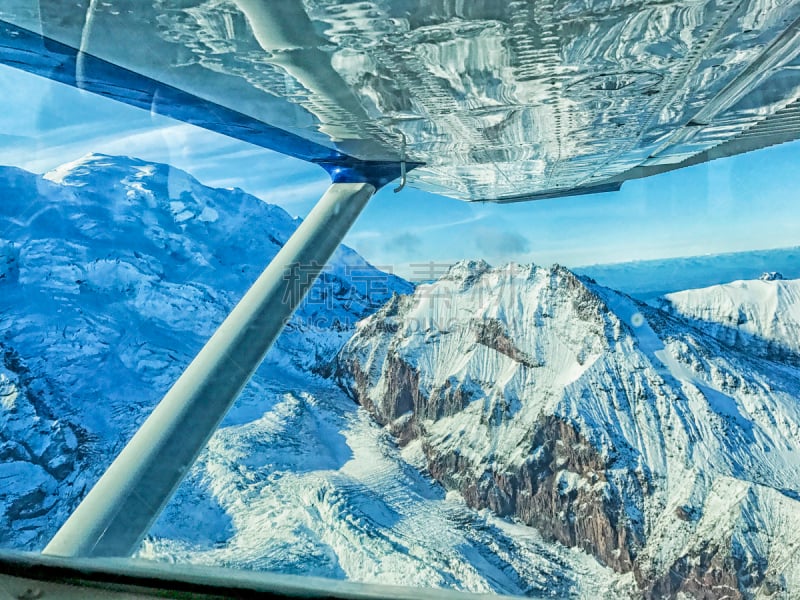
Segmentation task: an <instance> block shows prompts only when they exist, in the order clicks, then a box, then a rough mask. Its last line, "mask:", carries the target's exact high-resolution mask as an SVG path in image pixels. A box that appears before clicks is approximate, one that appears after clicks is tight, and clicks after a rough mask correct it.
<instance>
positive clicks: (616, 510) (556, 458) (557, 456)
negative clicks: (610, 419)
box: [425, 416, 643, 571]
mask: <svg viewBox="0 0 800 600" xmlns="http://www.w3.org/2000/svg"><path fill="white" fill-rule="evenodd" d="M425 450H426V453H427V456H428V458H429V469H430V472H431V474H432V475H433V476H434V477H435V478H436V479H438V480H439V481H441V482H442V483H443V484H445V485H446V486H447V487H450V488H454V489H458V490H459V491H460V492H461V493H462V495H463V496H464V498H465V499H466V500H467V502H468V503H469V504H470V505H471V506H474V507H478V508H483V507H488V508H489V509H491V510H492V511H494V512H495V513H497V514H498V515H501V516H513V517H517V518H519V519H520V520H521V521H523V522H524V523H526V524H527V525H533V526H535V527H536V528H537V529H538V530H539V531H541V532H542V533H544V534H545V535H546V536H548V537H550V538H551V539H555V540H558V541H559V542H561V543H562V544H564V545H567V546H577V547H579V548H581V549H583V550H585V551H587V552H589V553H590V554H592V555H594V556H596V557H597V558H599V559H600V560H601V562H603V563H604V564H607V565H609V566H612V567H613V568H615V569H617V570H619V571H629V570H630V569H631V568H632V566H633V561H634V559H635V557H636V551H637V550H638V548H639V547H640V546H641V544H642V537H643V531H642V525H643V524H642V523H641V522H634V521H632V520H630V519H628V518H627V516H626V515H625V513H624V506H625V502H624V500H625V499H624V498H622V497H621V495H620V491H619V490H618V489H616V488H615V487H614V486H612V485H610V484H609V482H608V479H607V477H606V471H607V468H608V464H607V463H606V460H605V459H604V458H603V457H601V456H600V455H599V454H598V453H597V451H596V450H594V449H593V448H592V447H591V446H590V445H589V444H588V443H587V441H586V439H584V438H583V436H581V435H580V433H578V432H577V431H576V430H575V428H574V427H573V426H571V425H570V424H569V423H567V422H565V421H563V420H561V419H559V418H557V417H554V416H548V417H542V418H541V419H540V420H539V422H537V423H536V428H535V429H534V433H533V439H532V440H531V448H530V456H529V458H528V459H527V460H526V461H525V462H524V463H522V465H519V466H518V467H517V468H516V469H515V470H510V471H505V472H503V471H500V470H498V469H497V467H494V466H491V467H489V468H488V469H487V470H486V471H485V472H484V473H483V474H482V475H481V476H480V478H478V479H476V478H475V477H474V474H473V473H471V471H472V469H471V466H472V465H470V464H469V463H468V460H469V459H466V458H465V457H464V456H463V455H462V454H460V453H457V452H454V451H452V452H450V453H448V454H446V455H444V456H442V455H438V454H437V453H436V450H435V448H432V447H428V446H426V447H425ZM460 473H469V475H467V477H462V476H459V474H460ZM575 480H586V481H588V482H590V483H591V485H589V486H575V485H574V484H573V482H574V481H575Z"/></svg>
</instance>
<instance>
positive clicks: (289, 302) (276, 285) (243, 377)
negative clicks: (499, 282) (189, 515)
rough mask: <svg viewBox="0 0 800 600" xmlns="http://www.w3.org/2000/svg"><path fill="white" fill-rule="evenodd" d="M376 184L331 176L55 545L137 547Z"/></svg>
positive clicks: (109, 550) (99, 551) (49, 550)
mask: <svg viewBox="0 0 800 600" xmlns="http://www.w3.org/2000/svg"><path fill="white" fill-rule="evenodd" d="M374 193H375V185H373V184H372V183H367V182H360V183H333V184H331V186H330V188H328V191H327V192H325V194H324V195H323V196H322V198H321V199H320V201H319V203H318V204H317V205H316V206H315V207H314V209H313V210H312V211H311V213H310V214H309V215H308V217H307V218H306V219H305V221H303V223H302V224H301V225H300V227H298V229H297V231H296V232H295V233H294V235H292V237H291V238H290V239H289V241H288V242H286V245H285V246H284V247H283V248H282V249H281V251H280V252H279V253H278V255H277V256H276V257H275V258H274V259H273V260H272V262H271V263H270V264H269V266H268V267H267V268H266V270H265V271H264V272H263V273H262V274H261V276H260V277H259V278H258V279H257V280H256V282H255V283H254V284H253V287H251V288H250V290H249V291H248V292H247V293H246V294H245V296H244V297H243V298H242V300H241V301H240V302H239V304H238V305H237V306H236V307H235V308H234V309H233V311H232V312H231V314H230V315H229V316H228V318H227V319H225V321H224V322H223V323H222V325H220V327H219V329H218V330H217V331H216V333H215V334H214V335H213V336H212V337H211V339H210V340H209V341H208V343H207V344H206V345H205V347H203V349H202V350H201V351H200V353H199V354H198V355H197V356H196V357H195V359H194V360H193V361H192V362H191V364H190V365H189V366H188V367H187V368H186V370H185V371H184V372H183V374H182V375H181V377H180V378H179V379H178V381H177V382H176V383H175V384H174V385H173V386H172V389H170V390H169V392H167V394H166V395H165V396H164V398H163V399H162V400H161V402H160V403H159V404H158V406H156V408H155V410H154V411H153V412H152V414H151V415H150V416H149V417H148V418H147V420H146V421H145V422H144V424H142V426H141V427H140V428H139V430H138V431H137V432H136V434H135V435H134V436H133V438H132V439H131V440H130V442H128V445H127V446H126V447H125V448H124V449H123V450H122V452H121V453H120V455H119V456H118V457H117V458H116V460H114V462H113V463H112V464H111V466H110V467H109V468H108V470H107V471H106V472H105V473H104V474H103V476H102V477H101V478H100V480H99V481H98V482H97V483H96V484H95V486H94V488H93V489H92V490H91V491H90V492H89V494H88V495H87V496H86V498H84V499H83V501H82V502H81V504H80V505H79V506H78V508H76V509H75V511H74V512H73V513H72V515H71V516H70V517H69V519H68V520H67V522H66V523H65V524H64V525H63V526H62V527H61V529H60V530H59V531H58V533H56V535H55V537H54V538H53V539H52V540H51V541H50V543H49V544H48V545H47V547H46V548H45V549H44V553H45V554H52V555H58V556H72V557H81V556H83V557H97V556H130V555H131V554H133V553H134V552H135V551H136V549H137V548H138V546H139V544H140V543H141V541H142V538H143V537H144V536H145V534H146V533H147V531H148V530H149V529H150V526H151V525H152V524H153V522H154V521H155V520H156V518H157V517H158V515H159V513H160V512H161V510H162V509H163V508H164V506H165V505H166V503H167V501H168V500H169V499H170V497H171V496H172V494H173V493H174V492H175V490H176V489H177V487H178V485H179V484H180V482H181V480H182V479H183V477H184V475H185V474H186V473H187V472H188V471H189V469H190V468H191V466H192V464H193V463H194V461H195V459H196V458H197V456H198V454H200V451H201V450H202V449H203V448H204V447H205V445H206V443H207V442H208V440H209V438H210V437H211V435H212V434H213V433H214V430H215V429H216V428H217V426H218V425H219V423H220V421H221V420H222V418H223V417H224V416H225V414H226V413H227V412H228V409H229V408H230V407H231V405H232V404H233V402H234V400H236V398H237V396H238V395H239V392H240V391H241V390H242V388H243V387H244V386H245V384H246V383H247V382H248V380H249V379H250V376H251V375H252V374H253V372H254V371H255V370H256V368H257V367H258V365H259V364H260V363H261V361H262V359H263V358H264V356H265V355H266V353H267V351H268V350H269V348H270V346H271V345H272V343H273V342H274V341H275V339H276V338H277V337H278V335H279V334H280V333H281V330H282V329H283V326H284V325H285V324H286V322H287V321H288V320H289V318H290V317H291V315H292V313H293V312H294V310H295V308H297V306H298V305H299V304H300V302H301V301H302V299H303V298H304V297H305V294H306V292H307V291H308V290H309V288H310V287H311V285H312V284H313V283H314V281H315V280H316V278H317V276H318V275H319V273H320V271H321V270H322V268H323V267H324V265H325V263H326V262H327V261H328V259H329V258H330V256H331V255H332V254H333V252H334V251H335V250H336V248H337V247H338V246H339V244H340V243H341V241H342V239H343V238H344V236H345V234H346V233H347V231H348V230H349V229H350V227H351V225H352V224H353V222H354V221H355V220H356V218H357V217H358V215H359V213H361V210H362V209H363V208H364V206H365V205H366V203H367V201H368V200H369V199H370V198H371V197H372V195H373V194H374Z"/></svg>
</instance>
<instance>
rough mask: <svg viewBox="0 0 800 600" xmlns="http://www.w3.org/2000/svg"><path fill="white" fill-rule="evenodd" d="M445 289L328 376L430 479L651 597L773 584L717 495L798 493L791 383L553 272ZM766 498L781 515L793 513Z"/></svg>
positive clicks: (408, 299) (742, 519)
mask: <svg viewBox="0 0 800 600" xmlns="http://www.w3.org/2000/svg"><path fill="white" fill-rule="evenodd" d="M466 280H469V282H470V284H469V285H468V286H465V285H463V284H462V283H463V282H464V281H466ZM453 283H454V281H453V278H452V277H445V278H443V279H442V280H440V281H438V282H434V283H432V284H429V285H425V286H420V287H419V288H417V290H416V291H415V293H414V294H413V295H410V296H405V297H400V298H399V299H398V300H397V301H396V302H395V304H394V305H393V306H394V308H393V311H392V314H391V317H389V315H385V314H382V313H381V312H378V313H376V314H374V315H372V316H371V317H369V318H368V319H366V320H365V321H364V322H363V323H362V324H361V325H360V327H359V329H358V331H357V332H356V334H355V335H354V336H353V338H352V339H351V340H350V341H349V342H348V343H347V344H346V345H345V346H344V348H343V349H342V351H341V352H340V355H339V357H338V367H337V377H338V379H339V381H340V382H341V384H342V385H343V386H344V387H345V389H347V390H348V392H349V393H350V394H351V396H352V397H354V398H355V399H356V401H358V402H359V403H360V404H361V405H362V406H364V407H365V408H367V410H369V411H370V412H371V413H372V414H373V415H374V417H375V418H376V419H377V420H378V421H379V422H380V423H383V424H385V425H386V426H387V428H388V429H389V431H391V432H393V433H394V434H395V435H396V436H397V437H398V439H399V440H400V442H401V443H403V444H420V445H421V447H422V449H423V452H424V453H425V456H426V457H427V467H428V469H429V471H430V472H431V473H432V474H433V475H434V476H435V477H436V478H437V479H438V480H439V481H441V482H442V483H443V484H444V485H445V486H446V487H449V488H452V489H455V490H458V491H460V492H461V494H462V495H463V496H464V497H465V498H466V499H467V502H468V503H469V504H470V505H472V506H474V507H478V508H482V507H488V508H490V509H492V510H493V511H495V512H496V513H498V514H500V515H505V516H513V517H516V518H518V519H520V520H522V521H523V522H525V523H528V524H530V525H533V526H535V527H536V528H537V529H539V530H540V531H542V532H544V533H546V535H548V536H549V537H551V538H553V539H555V540H558V541H559V542H561V543H563V544H566V545H570V546H577V547H579V548H582V549H583V550H585V551H586V552H589V553H591V554H592V555H594V556H595V557H597V558H598V559H599V560H600V561H601V562H603V563H605V564H607V565H609V566H611V567H613V568H615V569H617V570H619V571H622V572H626V571H632V572H634V573H635V574H636V577H637V580H638V581H639V582H640V585H641V586H642V591H643V593H644V594H645V595H647V596H648V597H651V598H658V597H661V596H662V595H663V594H668V595H669V594H673V595H674V594H678V593H684V594H688V595H690V596H694V597H697V598H721V597H726V594H728V596H727V597H740V596H741V595H742V594H744V593H745V592H746V590H752V589H753V586H759V585H762V584H764V582H766V581H767V580H768V579H769V577H768V572H767V570H764V569H762V568H761V567H758V566H757V565H760V564H762V563H763V560H764V558H763V556H761V555H759V554H758V553H755V554H754V553H752V552H750V553H747V552H742V551H740V549H739V542H738V541H737V536H738V535H739V533H736V532H738V531H745V530H746V529H747V527H748V525H747V522H748V521H749V519H750V518H751V516H750V513H748V512H747V511H746V510H744V508H743V507H742V506H741V505H740V500H738V499H737V498H736V497H734V496H725V495H723V496H722V497H720V496H719V491H718V490H719V489H721V486H724V485H727V483H726V482H736V484H737V485H740V486H742V489H747V490H748V494H751V495H754V496H755V497H759V498H762V497H764V496H765V495H767V496H770V497H772V496H773V493H774V490H795V489H796V488H797V481H800V478H799V477H800V467H798V463H796V462H795V461H794V460H793V459H791V458H790V456H794V453H796V452H798V451H800V430H799V429H798V428H797V427H796V426H793V425H792V424H791V423H792V422H793V421H794V419H796V418H800V409H798V407H797V404H796V402H795V400H794V399H793V398H794V395H795V394H796V393H797V392H798V391H800V389H798V387H797V385H796V381H797V380H796V379H792V378H789V379H787V378H786V377H785V376H782V375H778V372H781V370H782V369H783V368H785V367H783V366H782V365H780V364H772V366H770V364H767V363H763V362H759V361H757V360H754V359H752V358H751V357H749V356H748V355H746V354H743V353H741V352H739V351H737V350H736V349H734V348H730V347H728V346H725V345H722V344H720V342H719V340H718V339H717V338H716V337H715V336H713V335H712V334H711V333H712V332H710V331H709V330H708V328H707V326H705V325H703V324H701V323H698V322H696V321H694V320H691V319H686V318H685V317H683V316H681V315H680V314H678V313H677V312H676V311H672V312H663V311H660V310H657V309H655V308H653V307H651V306H648V305H645V304H643V303H641V302H637V301H635V300H633V299H631V298H629V297H627V296H625V295H624V294H621V293H618V292H615V291H613V290H609V289H607V288H603V287H601V286H599V285H597V284H596V283H594V282H592V281H591V280H589V279H586V278H581V277H578V276H576V275H575V274H574V273H572V272H571V271H569V270H568V269H566V268H564V267H561V266H558V265H555V266H553V267H551V268H550V269H544V268H541V267H535V266H524V267H519V266H517V265H511V266H507V267H499V268H483V269H480V272H479V273H473V272H469V273H468V274H467V275H466V276H465V277H460V278H459V279H458V280H457V281H456V283H457V285H453ZM755 283H761V282H755ZM770 283H771V282H770ZM773 285H774V284H773ZM709 301H710V299H709V298H708V297H706V299H705V300H701V299H698V301H697V303H698V304H702V303H703V302H705V303H709ZM710 304H711V305H714V302H713V301H711V302H710ZM389 320H391V323H390V324H389ZM798 332H800V330H798ZM777 382H780V383H779V384H778V383H777ZM768 414H773V415H775V414H780V415H786V417H785V418H784V417H781V420H780V423H776V422H775V421H773V420H772V419H771V418H769V417H767V415H768ZM788 415H793V416H791V417H789V416H788ZM756 440H762V441H760V442H757V441H756ZM778 448H781V450H779V451H778V450H777V449H778ZM789 449H791V450H789ZM776 451H778V454H779V455H780V456H781V457H782V458H781V459H780V460H779V461H778V462H776V456H777V455H776V454H775V452H776ZM699 457H703V458H702V460H701V459H700V458H699ZM778 464H780V466H779V467H778V466H777V465H778ZM770 490H772V491H770ZM777 494H778V496H780V498H781V499H780V500H779V501H778V502H779V504H781V506H782V508H781V509H780V510H781V511H783V510H788V506H789V505H792V503H795V502H797V500H796V499H794V498H795V497H794V495H793V494H795V492H793V491H790V492H788V494H787V493H784V492H783V491H779V492H777ZM764 501H766V500H764ZM720 502H721V504H720ZM798 514H800V512H798ZM733 515H737V516H735V517H734V516H733ZM723 523H725V525H723ZM712 524H713V525H712ZM739 528H744V529H739ZM765 543H767V544H768V546H769V547H773V548H775V547H777V545H779V544H780V543H781V542H780V541H779V540H777V539H771V540H770V541H769V542H765ZM712 549H713V550H712ZM759 569H760V570H759ZM674 572H681V573H683V576H682V577H683V578H682V579H679V580H677V581H673V579H672V578H673V576H674ZM671 573H672V574H671ZM744 573H748V575H745V574H744ZM774 583H775V582H774V581H773V582H772V584H774ZM799 583H800V582H799ZM772 584H771V585H772ZM721 590H727V591H725V592H724V593H723V592H722V591H721ZM732 590H733V591H732Z"/></svg>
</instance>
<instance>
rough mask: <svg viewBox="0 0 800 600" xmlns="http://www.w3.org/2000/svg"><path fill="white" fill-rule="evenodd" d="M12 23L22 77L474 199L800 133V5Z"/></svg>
mask: <svg viewBox="0 0 800 600" xmlns="http://www.w3.org/2000/svg"><path fill="white" fill-rule="evenodd" d="M0 21H2V23H0V25H2V27H0V62H3V63H5V64H10V65H12V66H15V67H19V68H23V69H26V70H29V71H32V72H36V73H38V74H40V75H45V76H48V77H52V78H54V79H57V80H59V81H64V82H66V83H70V84H72V85H76V86H78V87H82V88H85V89H89V90H91V91H95V92H98V93H103V94H105V95H108V96H111V97H115V98H117V99H119V100H123V101H125V102H128V103H131V104H135V105H137V106H142V107H144V108H149V109H151V110H153V111H156V112H160V113H164V114H167V115H168V116H172V117H175V118H178V119H182V120H185V121H188V122H193V123H195V124H199V125H201V126H204V127H209V128H211V129H215V130H218V131H222V132H223V133H226V134H228V135H231V136H233V137H238V138H240V139H245V140H247V141H251V142H253V143H256V144H259V145H263V146H266V147H270V148H273V149H276V150H279V151H282V152H286V153H288V154H292V155H295V156H300V157H301V158H304V159H306V160H312V161H316V162H320V163H326V161H327V163H328V164H330V163H331V161H333V162H334V163H335V162H336V161H342V160H344V161H345V162H346V161H347V160H349V159H353V160H356V161H366V162H369V163H375V164H379V163H382V162H387V163H396V162H400V161H405V162H407V163H408V164H409V165H410V166H416V168H414V169H413V170H412V171H410V172H409V174H408V184H409V185H411V186H415V187H418V188H421V189H424V190H428V191H432V192H436V193H440V194H444V195H447V196H451V197H455V198H460V199H462V200H467V201H475V200H491V201H497V202H511V201H521V200H532V199H537V198H546V197H555V196H563V195H573V194H582V193H592V192H596V191H610V190H614V189H618V188H619V186H620V185H621V184H622V183H624V182H625V181H627V180H629V179H635V178H639V177H645V176H648V175H652V174H656V173H661V172H664V171H668V170H672V169H676V168H681V167H683V166H688V165H691V164H697V163H700V162H704V161H707V160H712V159H714V158H719V157H724V156H731V155H734V154H739V153H741V152H747V151H749V150H753V149H757V148H761V147H765V146H769V145H772V144H777V143H781V142H784V141H789V140H793V139H796V138H798V137H800V56H799V55H800V1H785V2H769V1H767V0H665V1H661V2H649V1H645V0H537V1H515V2H496V1H491V0H486V1H481V0H476V1H475V2H464V3H461V2H441V1H438V2H436V1H432V0H404V1H392V0H367V1H365V0H362V1H356V2H349V1H342V2H337V1H332V0H302V1H301V0H270V1H266V0H265V1H262V0H227V1H222V0H154V1H153V2H147V3H143V2H139V1H138V0H103V1H102V2H100V1H96V0H75V1H73V2H63V1H61V0H3V1H2V3H0ZM392 176H394V173H393V174H392Z"/></svg>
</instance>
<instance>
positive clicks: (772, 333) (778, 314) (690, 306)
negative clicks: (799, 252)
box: [658, 273, 800, 364]
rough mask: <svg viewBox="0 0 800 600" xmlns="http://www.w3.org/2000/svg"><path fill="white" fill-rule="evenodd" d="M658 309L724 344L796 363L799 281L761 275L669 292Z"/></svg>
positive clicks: (799, 329) (799, 353) (799, 350)
mask: <svg viewBox="0 0 800 600" xmlns="http://www.w3.org/2000/svg"><path fill="white" fill-rule="evenodd" d="M658 305H659V306H660V307H661V308H663V309H664V310H667V311H670V312H672V313H673V314H676V315H681V316H683V317H685V318H687V319H691V320H692V321H694V322H697V323H700V324H702V326H703V328H704V330H705V331H706V332H708V333H710V334H711V335H713V336H714V337H715V338H717V339H718V340H719V341H721V342H722V343H723V344H725V345H727V346H730V347H732V348H739V349H746V350H747V351H748V352H750V353H754V354H758V355H760V356H764V357H766V358H776V359H778V360H781V359H782V360H788V361H790V362H791V361H795V364H800V363H797V362H796V361H797V360H798V357H800V280H798V279H792V280H784V279H783V278H782V277H781V276H780V274H775V273H764V274H763V275H762V277H761V278H759V279H756V280H752V281H734V282H732V283H727V284H724V285H714V286H711V287H708V288H703V289H697V290H686V291H683V292H676V293H673V294H667V295H666V296H665V297H664V299H663V300H662V301H660V302H658Z"/></svg>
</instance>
